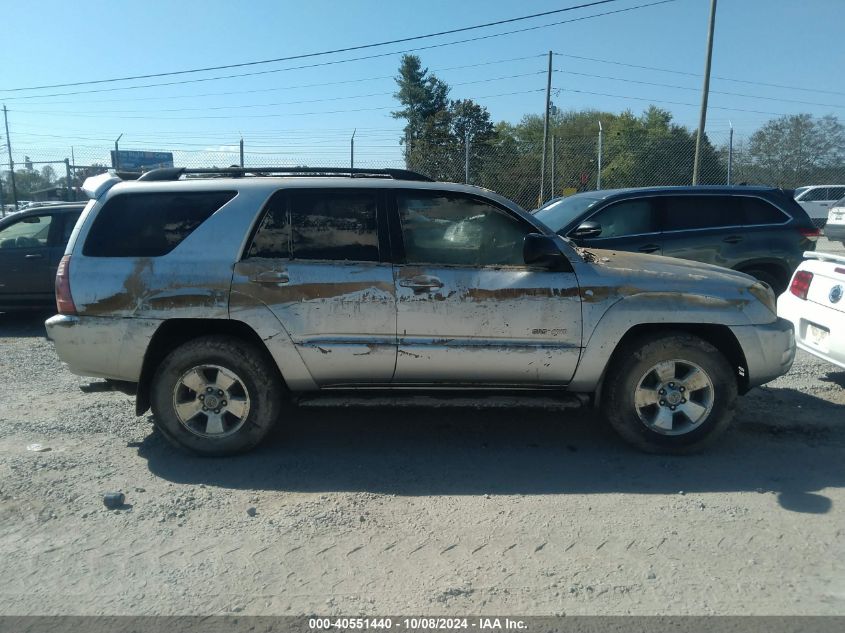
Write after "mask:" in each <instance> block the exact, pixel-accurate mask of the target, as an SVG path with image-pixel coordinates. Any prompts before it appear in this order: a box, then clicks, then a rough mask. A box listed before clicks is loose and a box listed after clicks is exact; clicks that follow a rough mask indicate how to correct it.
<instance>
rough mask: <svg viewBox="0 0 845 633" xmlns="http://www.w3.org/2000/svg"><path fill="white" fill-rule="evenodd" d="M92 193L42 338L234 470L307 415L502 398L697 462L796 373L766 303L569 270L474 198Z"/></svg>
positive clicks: (398, 184) (240, 189)
mask: <svg viewBox="0 0 845 633" xmlns="http://www.w3.org/2000/svg"><path fill="white" fill-rule="evenodd" d="M84 189H85V191H86V193H87V194H88V196H89V197H90V198H91V201H90V202H89V203H88V206H87V207H86V208H85V210H84V212H83V214H82V216H81V217H80V219H79V222H78V223H77V225H76V227H75V228H74V230H73V233H72V235H71V237H70V241H69V243H68V246H67V250H66V252H65V255H64V258H63V259H62V261H61V264H60V266H59V270H58V273H57V276H56V301H57V307H58V312H59V314H57V315H56V316H54V317H52V318H50V319H49V320H48V321H47V324H46V325H47V332H48V336H49V337H50V339H52V340H53V341H54V342H55V345H56V349H57V351H58V354H59V356H60V357H61V358H62V360H63V361H64V362H65V363H67V365H68V366H69V368H70V370H71V371H73V372H74V373H76V374H79V375H84V376H95V377H102V378H106V379H109V380H112V381H118V382H121V383H131V384H132V387H133V390H134V392H135V393H136V394H137V405H136V412H137V414H138V415H141V414H143V413H144V412H145V411H147V410H148V409H149V408H150V407H151V408H152V412H153V417H154V421H155V424H156V425H157V427H158V429H159V430H160V431H161V432H162V434H163V435H164V436H165V437H167V438H168V439H169V440H171V441H172V442H174V443H175V444H177V445H179V446H181V447H184V448H187V449H189V450H191V451H194V452H196V453H199V454H204V455H225V454H231V453H236V452H241V451H245V450H248V449H250V448H252V447H253V446H255V445H256V444H258V443H259V442H260V441H261V440H262V439H263V438H264V437H265V436H266V435H267V434H268V432H269V431H270V430H271V428H272V427H273V425H274V424H276V423H277V422H278V421H280V420H281V421H283V422H284V418H286V417H288V416H291V415H295V413H294V412H295V409H293V408H292V407H288V406H286V405H287V403H289V402H292V401H294V402H295V401H302V400H308V399H312V400H313V399H314V397H315V396H319V397H327V396H332V395H334V396H335V397H337V396H338V395H339V394H342V396H343V397H344V398H353V399H354V398H358V399H360V400H364V399H366V398H367V397H373V396H375V395H378V399H379V400H380V401H381V402H384V401H385V397H384V396H385V395H386V394H389V395H390V397H391V398H390V399H388V400H387V402H394V401H395V402H399V401H401V400H402V399H403V398H412V397H413V396H412V395H409V394H420V393H424V394H425V395H426V396H428V397H427V398H425V399H427V400H430V401H432V400H433V401H440V400H444V399H445V400H447V399H448V398H450V397H452V398H454V397H456V396H458V397H460V398H463V399H464V400H466V399H467V398H468V397H470V396H471V397H472V398H473V399H474V400H473V401H477V402H481V401H482V399H483V396H485V395H486V396H495V395H501V394H502V393H503V392H506V393H507V394H508V395H509V396H517V397H519V396H521V397H522V398H523V400H525V399H526V396H527V397H529V398H532V399H536V400H537V401H540V402H545V401H549V400H551V401H554V402H557V403H566V402H569V403H576V404H578V403H580V404H592V405H593V406H596V407H599V408H600V409H601V411H602V412H603V413H604V415H605V417H606V418H607V419H608V420H609V421H610V423H611V424H612V426H613V427H614V428H615V429H616V430H617V431H618V432H619V434H620V435H621V436H622V437H623V438H624V439H626V440H627V441H628V442H630V443H632V444H634V445H636V446H638V447H640V448H642V449H645V450H649V451H660V452H688V451H690V450H694V449H697V448H699V447H701V446H702V445H704V444H705V443H706V442H707V441H709V440H712V439H713V438H714V437H716V436H717V435H718V434H719V433H720V432H722V431H723V430H724V429H725V428H726V426H727V425H728V423H729V422H730V419H731V416H732V413H733V409H734V405H735V402H736V398H737V395H738V394H742V393H744V392H746V391H748V390H749V389H750V388H752V387H754V386H756V385H760V384H763V383H765V382H767V381H769V380H772V379H773V378H775V377H777V376H780V375H782V374H784V373H785V372H787V371H788V370H789V368H790V366H791V364H792V361H793V357H794V354H795V342H794V338H793V331H792V326H791V324H790V323H789V322H787V321H784V320H783V319H779V318H778V317H777V315H776V312H775V297H774V295H773V293H772V291H771V289H770V288H769V287H768V286H767V285H765V284H764V283H761V282H758V281H755V280H754V279H753V278H751V277H749V276H747V275H745V274H743V273H739V272H735V271H731V270H727V269H724V268H718V267H716V266H709V265H704V264H698V263H694V262H689V261H682V260H676V259H670V258H665V257H657V256H651V255H642V254H634V253H622V252H614V251H603V250H591V251H588V250H582V249H579V248H576V247H575V246H574V245H573V244H572V243H571V242H569V241H568V240H567V239H565V238H562V237H560V236H558V235H556V234H555V233H554V231H552V230H550V229H549V228H548V227H546V226H545V225H543V224H542V223H541V222H540V221H539V220H537V219H536V218H534V217H532V216H531V215H530V214H528V213H526V212H525V211H523V210H522V209H521V208H519V207H518V206H517V205H516V204H514V203H513V202H511V201H509V200H507V199H505V198H502V197H501V196H499V195H496V194H495V193H492V192H490V191H487V190H484V189H480V188H478V187H472V186H466V185H459V184H444V183H439V182H431V181H428V180H427V179H426V178H425V177H422V176H420V175H418V174H415V173H413V172H408V171H404V170H330V169H314V170H309V169H304V168H303V169H294V170H280V169H261V170H252V169H247V170H243V169H223V170H185V169H178V168H177V169H172V168H171V169H159V170H153V171H150V172H148V173H146V174H144V175H143V176H141V177H140V178H139V179H138V180H137V181H126V182H123V181H121V179H120V178H118V177H116V176H110V175H108V174H104V175H102V176H97V177H95V178H90V179H89V180H88V181H87V182H86V183H85V187H84ZM432 394H434V395H436V396H437V398H434V399H432V398H431V397H430V396H431V395H432Z"/></svg>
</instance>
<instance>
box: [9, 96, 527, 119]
mask: <svg viewBox="0 0 845 633" xmlns="http://www.w3.org/2000/svg"><path fill="white" fill-rule="evenodd" d="M542 90H543V89H542V88H541V89H537V90H521V91H517V92H504V93H500V94H495V95H483V96H480V97H475V99H493V98H496V97H506V96H511V95H523V94H529V93H533V92H542ZM394 107H395V106H383V107H377V108H355V109H352V110H328V111H322V112H282V113H274V114H241V115H238V117H237V118H246V119H265V118H276V117H288V116H311V115H317V114H352V113H355V112H376V111H379V110H392V109H393V108H394ZM21 114H41V115H48V116H50V115H56V114H59V115H61V116H73V117H82V118H100V117H101V116H102V115H101V114H82V113H58V112H46V111H44V112H40V111H36V110H28V111H25V112H21ZM109 118H113V119H147V120H156V121H158V120H164V121H193V120H196V119H232V118H236V117H234V116H232V115H228V114H227V115H213V114H211V115H200V116H197V115H194V116H190V117H168V116H165V117H151V116H149V115H137V116H134V115H133V116H110V117H109Z"/></svg>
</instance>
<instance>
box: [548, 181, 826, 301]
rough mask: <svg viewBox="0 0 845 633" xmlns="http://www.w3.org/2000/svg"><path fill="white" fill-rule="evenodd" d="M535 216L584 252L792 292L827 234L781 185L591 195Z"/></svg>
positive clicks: (552, 206)
mask: <svg viewBox="0 0 845 633" xmlns="http://www.w3.org/2000/svg"><path fill="white" fill-rule="evenodd" d="M534 214H535V216H536V217H537V218H539V219H540V220H541V221H542V222H543V223H544V224H546V225H548V226H549V227H550V228H552V229H553V230H554V231H556V232H557V233H558V234H560V235H562V236H564V237H567V238H569V239H570V240H572V241H573V242H575V243H576V244H577V245H579V246H583V247H592V248H604V249H611V250H622V251H635V252H640V253H652V254H654V255H665V256H668V257H680V258H682V259H691V260H695V261H698V262H704V263H707V264H715V265H717V266H724V267H725V268H733V269H734V270H739V271H741V272H744V273H748V274H749V275H753V276H754V277H756V278H757V279H760V280H761V281H765V282H766V283H767V284H769V285H770V286H771V287H772V288H773V289H774V291H775V292H776V293H777V294H780V293H781V292H783V291H784V290H785V289H786V286H787V284H788V283H789V279H790V277H791V275H792V272H793V271H794V270H795V268H796V267H797V266H798V264H799V263H800V262H801V260H802V259H803V257H802V254H803V253H804V251H808V250H815V247H816V240H817V239H818V237H819V235H820V232H819V230H818V229H817V228H816V227H815V226H814V225H813V223H812V221H811V220H810V217H809V216H808V215H807V212H806V211H804V209H802V208H801V206H800V205H799V204H798V203H797V202H795V200H794V199H793V198H792V197H791V196H790V195H789V194H788V193H787V192H785V191H783V190H781V189H776V188H773V187H750V186H698V187H654V188H647V189H613V190H604V191H590V192H584V193H579V194H575V195H572V196H569V197H566V198H556V199H554V200H551V201H549V202H548V203H546V204H545V205H543V206H542V207H541V208H539V209H537V210H536V211H534Z"/></svg>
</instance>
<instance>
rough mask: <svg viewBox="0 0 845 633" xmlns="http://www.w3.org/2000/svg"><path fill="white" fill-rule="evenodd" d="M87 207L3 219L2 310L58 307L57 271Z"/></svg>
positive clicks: (58, 206) (37, 210) (0, 253)
mask: <svg viewBox="0 0 845 633" xmlns="http://www.w3.org/2000/svg"><path fill="white" fill-rule="evenodd" d="M84 207H85V203H84V202H80V203H67V204H55V205H54V204H51V205H44V206H37V207H33V208H30V209H26V210H25V211H21V212H19V213H15V214H13V215H10V216H7V217H6V218H3V219H2V220H0V311H2V312H8V311H10V310H28V309H40V308H50V307H53V306H55V305H56V295H55V282H56V268H57V267H58V265H59V260H60V259H61V258H62V255H63V254H64V252H65V246H66V245H67V242H68V239H69V238H70V234H71V231H73V227H74V225H76V220H77V219H78V218H79V214H80V213H82V209H83V208H84Z"/></svg>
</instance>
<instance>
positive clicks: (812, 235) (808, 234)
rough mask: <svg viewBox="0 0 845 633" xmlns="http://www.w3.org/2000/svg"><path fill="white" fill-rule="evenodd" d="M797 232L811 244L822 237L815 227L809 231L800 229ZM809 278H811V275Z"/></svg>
mask: <svg viewBox="0 0 845 633" xmlns="http://www.w3.org/2000/svg"><path fill="white" fill-rule="evenodd" d="M798 232H799V233H800V234H801V236H802V237H805V238H807V239H808V240H810V241H812V242H815V241H816V240H817V239H819V238H820V237H821V236H822V232H821V230H820V229H817V228H816V227H811V228H809V229H805V228H800V229H798ZM810 276H811V277H812V275H810Z"/></svg>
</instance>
